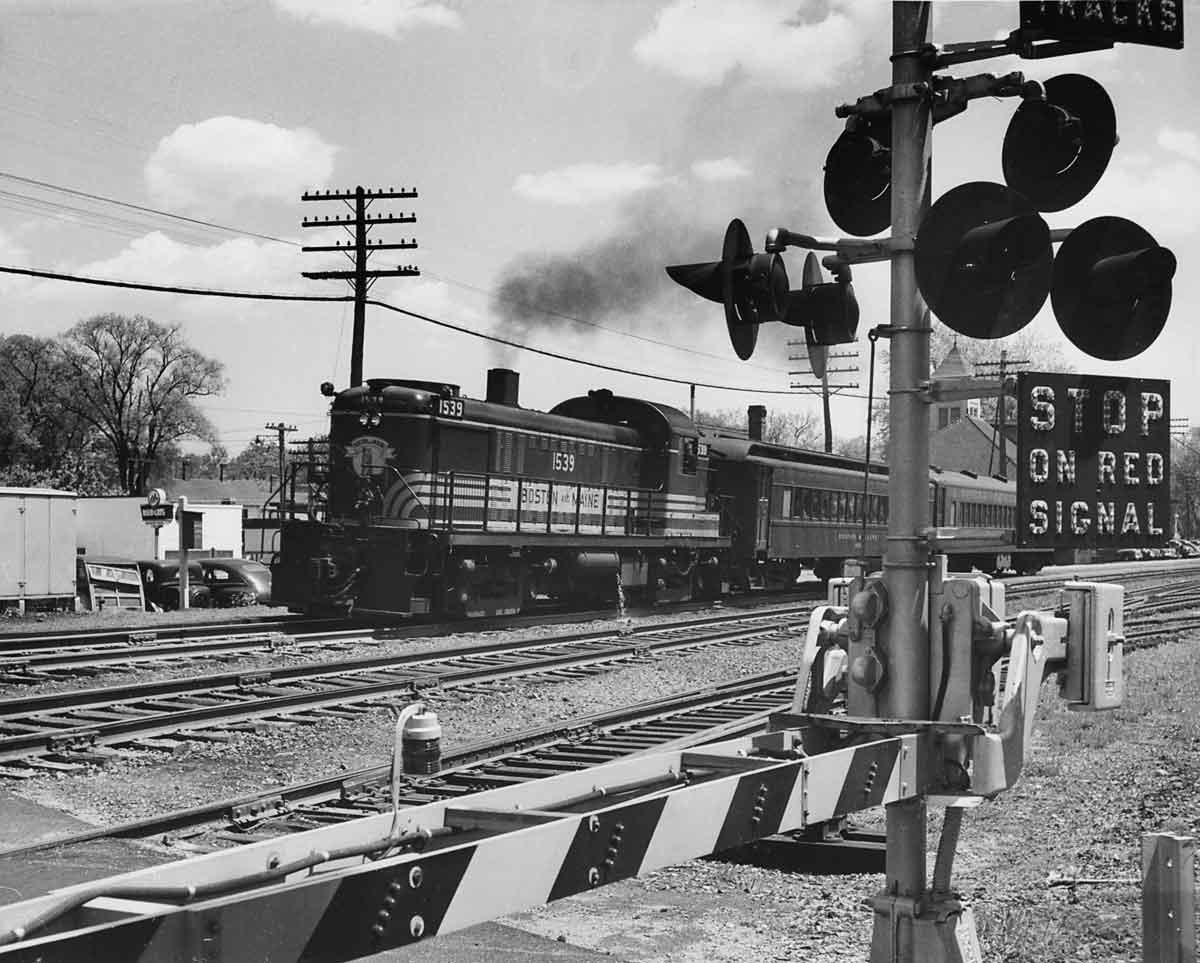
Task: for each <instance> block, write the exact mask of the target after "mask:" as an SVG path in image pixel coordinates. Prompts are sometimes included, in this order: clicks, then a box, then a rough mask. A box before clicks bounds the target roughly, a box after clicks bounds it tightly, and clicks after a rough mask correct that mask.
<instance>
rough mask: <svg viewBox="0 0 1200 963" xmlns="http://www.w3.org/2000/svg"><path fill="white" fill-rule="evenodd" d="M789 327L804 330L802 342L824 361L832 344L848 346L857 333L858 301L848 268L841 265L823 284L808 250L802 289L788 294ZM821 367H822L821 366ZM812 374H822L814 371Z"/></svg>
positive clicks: (821, 274) (817, 266)
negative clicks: (793, 326)
mask: <svg viewBox="0 0 1200 963" xmlns="http://www.w3.org/2000/svg"><path fill="white" fill-rule="evenodd" d="M783 320H784V321H785V322H787V323H788V324H792V325H795V326H796V327H802V328H804V332H805V341H806V342H807V343H808V345H809V356H810V357H812V356H813V352H812V348H813V346H816V347H817V348H819V349H821V350H820V351H819V352H818V353H819V354H820V355H821V357H822V361H823V360H824V354H825V352H824V348H825V346H827V345H831V344H847V343H849V342H851V341H853V340H854V339H855V337H856V335H857V332H858V299H857V298H856V297H855V296H854V285H852V284H851V283H850V269H849V267H845V266H843V267H842V268H841V269H840V270H839V272H838V275H837V277H836V278H835V280H833V281H826V280H825V277H824V274H823V273H822V271H821V264H820V262H819V261H818V260H817V256H816V255H815V254H813V253H812V252H811V251H810V252H809V253H808V255H807V257H805V259H804V274H803V275H802V286H801V287H800V288H799V289H798V290H796V291H792V292H790V293H789V294H788V303H787V316H786V317H785V318H784V319H783ZM822 367H823V364H822ZM813 374H815V375H817V377H818V378H819V377H821V375H820V374H819V373H818V372H817V370H816V368H815V367H814V368H813Z"/></svg>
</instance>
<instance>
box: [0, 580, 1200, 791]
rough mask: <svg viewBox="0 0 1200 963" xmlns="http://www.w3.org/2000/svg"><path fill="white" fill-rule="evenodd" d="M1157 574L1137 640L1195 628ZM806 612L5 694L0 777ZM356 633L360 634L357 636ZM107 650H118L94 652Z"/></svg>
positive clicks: (606, 662) (663, 645)
mask: <svg viewBox="0 0 1200 963" xmlns="http://www.w3.org/2000/svg"><path fill="white" fill-rule="evenodd" d="M1164 577H1167V573H1161V572H1160V573H1147V574H1146V575H1145V576H1144V578H1146V579H1149V580H1150V581H1152V582H1155V583H1157V585H1158V587H1157V588H1154V589H1143V590H1140V591H1135V592H1134V593H1132V594H1131V595H1130V596H1129V605H1128V607H1127V622H1128V626H1127V636H1128V637H1129V639H1130V644H1131V645H1132V646H1141V645H1146V644H1152V643H1153V640H1155V639H1156V638H1158V637H1160V636H1161V635H1163V634H1164V633H1167V634H1175V633H1177V632H1181V631H1185V630H1186V629H1189V628H1192V627H1195V626H1197V625H1200V617H1191V616H1185V615H1180V616H1177V617H1175V618H1173V619H1168V618H1166V617H1165V615H1164V613H1166V612H1168V611H1184V610H1188V609H1194V608H1196V607H1197V606H1198V605H1200V577H1198V576H1194V575H1188V576H1187V577H1185V578H1183V579H1182V581H1181V582H1180V583H1179V584H1173V585H1167V586H1163V585H1162V584H1161V583H1162V580H1163V578H1164ZM1042 591H1044V589H1042ZM1012 608H1013V606H1010V610H1011V609H1012ZM1150 613H1153V614H1150ZM806 618H807V614H806V613H805V612H803V611H801V610H799V609H791V610H788V611H787V612H785V613H783V614H781V613H779V612H778V611H775V612H771V613H768V614H765V615H761V616H746V615H741V614H726V615H722V616H717V617H708V618H703V619H699V620H693V621H687V622H682V623H675V624H673V625H670V626H654V627H644V628H641V629H638V630H637V631H636V632H635V633H633V634H631V635H630V636H628V637H625V636H616V637H614V636H613V634H612V632H611V631H609V630H602V631H592V632H584V633H574V634H569V635H567V636H562V637H558V638H555V639H538V640H525V641H516V642H503V643H485V644H483V645H477V646H472V647H469V648H467V649H461V650H451V651H448V652H445V653H440V654H424V655H415V654H410V655H399V656H397V655H383V656H376V657H370V658H358V659H352V660H344V661H335V662H325V663H319V664H307V665H301V666H292V667H287V668H269V669H261V670H252V671H246V672H230V673H222V674H216V675H207V676H197V677H190V678H183V679H169V680H163V681H157V682H148V683H142V684H134V685H127V686H112V687H106V688H101V689H87V690H76V691H72V692H61V693H51V694H46V695H37V696H31V697H25V698H22V697H12V698H8V699H4V700H0V776H8V777H17V778H20V777H28V776H32V775H34V774H36V773H37V772H39V771H44V770H47V769H49V770H56V771H66V772H70V771H76V770H78V769H81V768H83V767H85V766H87V765H90V764H95V763H102V762H104V761H106V760H107V759H108V758H111V757H113V756H119V755H121V754H122V752H128V751H130V750H132V751H135V752H136V751H145V750H163V749H173V748H174V746H175V744H177V741H178V740H180V739H192V740H202V741H211V742H226V741H230V740H232V739H233V738H235V737H236V735H237V733H239V732H244V731H254V730H258V729H261V728H266V727H270V726H273V725H279V724H297V723H299V724H311V723H316V722H319V721H321V720H323V719H328V718H339V717H340V718H347V717H350V716H354V715H357V714H359V713H361V712H364V711H367V710H370V709H372V708H379V707H380V706H382V705H387V704H391V703H393V702H395V701H397V700H399V699H405V698H415V697H416V696H417V694H418V693H420V692H421V691H423V690H427V689H430V688H439V689H441V690H444V691H447V690H458V691H460V692H463V691H465V692H466V693H468V694H475V693H476V692H477V691H478V688H471V687H478V686H485V685H486V686H495V685H497V684H500V683H503V682H504V681H505V680H509V679H515V678H518V677H524V678H526V679H528V678H530V677H538V678H541V679H544V680H546V681H555V680H562V679H569V678H577V677H579V676H580V675H584V674H594V673H596V672H600V671H608V670H610V669H611V668H613V667H615V666H617V665H620V664H622V663H625V662H628V661H631V660H633V659H637V658H646V657H652V656H655V655H658V654H662V653H666V652H671V651H684V650H687V649H693V648H697V647H702V646H707V645H735V644H736V645H753V644H758V643H759V642H762V641H765V640H766V639H768V638H772V637H777V633H778V632H779V631H781V629H780V620H781V619H783V620H785V621H786V620H791V621H800V620H805V619H806ZM347 632H349V635H348V634H347ZM319 635H320V639H314V644H319V643H328V642H329V641H330V639H331V636H330V634H329V633H319ZM353 635H354V633H353V632H351V631H350V630H346V632H337V633H334V634H333V637H334V638H336V639H337V640H340V641H342V642H345V641H346V640H347V639H348V638H350V637H351V636H353ZM356 638H357V639H358V640H360V641H366V640H367V637H365V636H363V635H362V633H361V632H360V633H358V635H357V636H356ZM206 644H222V640H217V642H216V643H213V642H212V641H211V640H210V642H209V643H206ZM231 644H232V643H231ZM259 644H262V643H259ZM268 644H269V640H268ZM109 657H113V658H119V656H112V655H103V656H96V655H94V654H93V655H92V656H91V657H90V658H93V659H94V658H109ZM172 740H174V741H172Z"/></svg>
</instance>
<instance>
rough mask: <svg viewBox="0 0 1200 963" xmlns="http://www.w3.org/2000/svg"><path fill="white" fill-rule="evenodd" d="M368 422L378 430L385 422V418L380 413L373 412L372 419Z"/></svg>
mask: <svg viewBox="0 0 1200 963" xmlns="http://www.w3.org/2000/svg"><path fill="white" fill-rule="evenodd" d="M368 421H369V422H370V425H371V427H372V428H377V427H379V425H380V423H381V422H382V421H383V416H382V415H381V414H380V413H379V412H378V411H372V412H371V417H370V418H369V419H368Z"/></svg>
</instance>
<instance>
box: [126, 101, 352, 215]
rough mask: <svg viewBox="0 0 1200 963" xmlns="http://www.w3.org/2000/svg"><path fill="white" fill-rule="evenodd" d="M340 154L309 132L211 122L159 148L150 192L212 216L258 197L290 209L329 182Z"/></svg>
mask: <svg viewBox="0 0 1200 963" xmlns="http://www.w3.org/2000/svg"><path fill="white" fill-rule="evenodd" d="M337 150H338V148H337V147H335V146H334V145H333V144H329V143H327V142H326V141H325V140H323V139H322V138H321V136H320V135H319V134H317V133H316V132H315V131H312V130H309V129H307V128H305V127H297V128H295V129H292V130H289V129H288V128H285V127H276V126H275V125H274V124H266V123H263V122H261V121H257V120H248V119H246V118H244V117H210V118H209V119H208V120H203V121H200V122H199V123H197V124H183V125H182V126H180V127H178V128H176V129H175V130H174V131H173V132H172V133H170V134H168V135H167V136H166V137H164V138H163V139H162V140H160V141H159V142H158V147H157V148H156V149H155V151H154V153H153V154H152V155H151V156H150V159H149V160H148V161H147V162H146V169H145V176H146V186H147V187H148V189H149V191H150V194H151V196H152V197H153V198H154V200H155V202H156V203H159V204H163V205H165V206H169V207H173V208H184V209H189V208H190V209H197V208H203V209H206V210H211V209H212V208H214V207H223V206H228V205H229V204H231V203H232V202H234V201H237V200H241V199H245V198H255V197H265V198H273V199H276V200H282V201H288V202H289V203H290V202H294V201H295V200H296V198H297V197H298V196H299V195H300V194H301V193H303V192H304V191H305V190H307V189H310V188H316V187H318V186H320V185H322V184H324V183H325V182H326V181H327V180H328V178H329V176H330V174H331V173H332V172H333V158H334V155H335V154H336V153H337Z"/></svg>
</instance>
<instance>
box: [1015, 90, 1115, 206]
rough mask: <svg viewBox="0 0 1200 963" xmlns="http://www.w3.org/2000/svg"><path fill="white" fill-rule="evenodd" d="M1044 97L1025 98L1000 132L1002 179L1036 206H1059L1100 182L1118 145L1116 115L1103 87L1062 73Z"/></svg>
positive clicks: (1065, 204) (1073, 199)
mask: <svg viewBox="0 0 1200 963" xmlns="http://www.w3.org/2000/svg"><path fill="white" fill-rule="evenodd" d="M1044 91H1045V97H1044V98H1030V99H1027V100H1025V101H1024V102H1023V103H1022V104H1021V106H1020V107H1018V108H1017V110H1016V113H1014V114H1013V117H1012V120H1011V121H1010V122H1009V125H1008V131H1007V132H1006V133H1005V135H1004V148H1003V151H1002V153H1001V163H1002V165H1003V168H1004V181H1005V183H1006V184H1008V186H1009V187H1011V188H1012V189H1013V190H1015V191H1018V192H1019V193H1021V194H1023V195H1025V197H1027V198H1029V200H1030V202H1031V203H1032V204H1033V206H1034V207H1035V208H1036V209H1037V210H1039V211H1061V210H1064V209H1066V208H1068V207H1070V206H1071V205H1072V204H1074V203H1076V202H1077V201H1081V200H1083V198H1084V197H1085V196H1087V194H1088V192H1089V191H1091V189H1092V188H1093V187H1095V186H1096V184H1097V183H1098V182H1099V180H1100V177H1101V175H1102V174H1103V173H1104V169H1105V168H1106V167H1107V166H1108V161H1109V159H1110V158H1111V157H1112V152H1113V148H1114V147H1115V146H1116V144H1117V115H1116V112H1115V111H1114V110H1113V104H1112V100H1111V99H1110V98H1109V96H1108V93H1107V92H1106V91H1105V89H1104V88H1103V87H1102V86H1100V84H1098V83H1096V81H1094V80H1092V79H1091V78H1090V77H1085V76H1083V75H1082V74H1061V75H1059V76H1057V77H1051V78H1050V79H1049V80H1047V81H1046V83H1045V85H1044Z"/></svg>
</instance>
